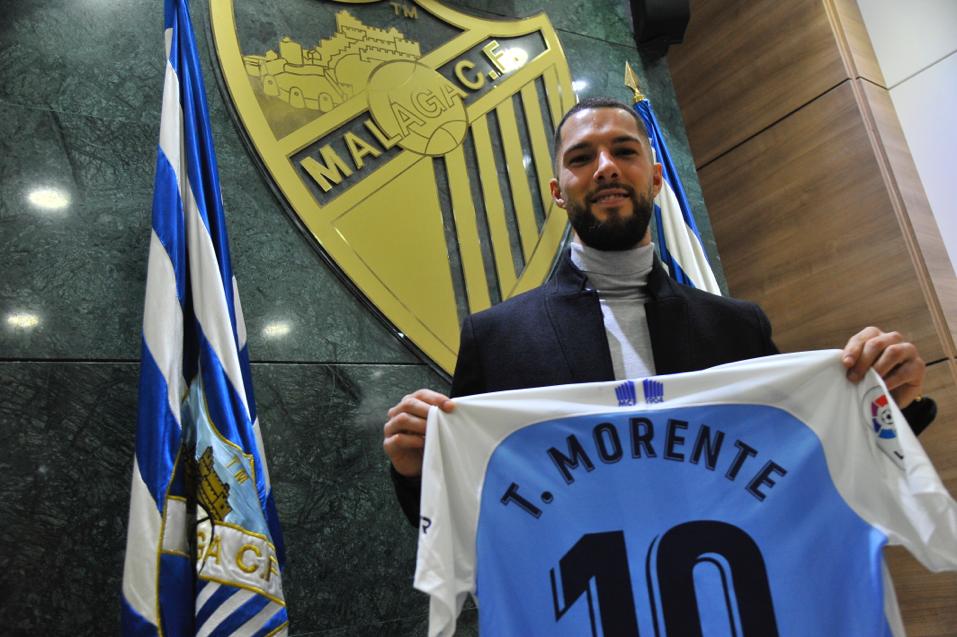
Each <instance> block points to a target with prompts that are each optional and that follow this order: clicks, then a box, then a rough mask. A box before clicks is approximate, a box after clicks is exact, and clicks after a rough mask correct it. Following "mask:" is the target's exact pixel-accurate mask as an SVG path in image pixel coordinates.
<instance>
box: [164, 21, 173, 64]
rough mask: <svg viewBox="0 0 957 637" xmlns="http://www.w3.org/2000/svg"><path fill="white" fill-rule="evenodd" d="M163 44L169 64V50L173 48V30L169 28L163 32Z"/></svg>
mask: <svg viewBox="0 0 957 637" xmlns="http://www.w3.org/2000/svg"><path fill="white" fill-rule="evenodd" d="M163 44H164V45H165V48H164V50H165V51H166V61H167V62H169V50H170V49H171V48H173V29H172V28H169V29H166V30H164V31H163Z"/></svg>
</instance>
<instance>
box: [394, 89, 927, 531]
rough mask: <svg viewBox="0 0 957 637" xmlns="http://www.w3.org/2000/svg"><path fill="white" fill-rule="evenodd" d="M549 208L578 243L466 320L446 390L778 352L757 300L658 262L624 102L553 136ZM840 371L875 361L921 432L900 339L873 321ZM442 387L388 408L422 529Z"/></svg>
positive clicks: (411, 513)
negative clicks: (431, 425) (544, 275)
mask: <svg viewBox="0 0 957 637" xmlns="http://www.w3.org/2000/svg"><path fill="white" fill-rule="evenodd" d="M554 147H555V174H556V177H555V178H554V179H552V181H551V192H552V197H553V199H554V201H555V204H556V205H558V206H559V207H561V208H563V209H564V210H565V211H566V212H567V213H568V218H569V221H570V223H571V225H572V228H573V229H574V231H575V238H574V241H573V242H572V243H571V245H570V246H569V249H568V250H567V251H566V252H565V253H564V254H563V255H562V257H561V259H560V261H559V263H558V266H557V267H556V270H555V272H554V274H553V276H552V277H551V279H550V280H549V281H547V282H546V283H545V284H544V285H542V286H541V287H539V288H536V289H534V290H531V291H529V292H527V293H525V294H522V295H519V296H516V297H513V298H511V299H509V300H507V301H503V302H502V303H500V304H498V305H496V306H494V307H492V308H490V309H488V310H485V311H484V312H480V313H478V314H475V315H472V316H470V317H468V318H467V319H465V321H464V323H463V325H462V334H461V344H460V347H459V357H458V363H457V365H456V368H455V374H454V377H453V380H452V391H451V395H452V396H453V397H455V396H467V395H471V394H478V393H484V392H490V391H501V390H508V389H522V388H528V387H542V386H546V385H561V384H567V383H585V382H593V381H609V380H616V379H618V380H621V379H626V378H641V377H645V376H651V375H655V374H670V373H677V372H689V371H696V370H700V369H705V368H707V367H711V366H714V365H720V364H723V363H730V362H735V361H740V360H745V359H748V358H755V357H758V356H767V355H770V354H777V353H778V350H777V347H775V345H774V343H773V342H772V340H771V325H770V323H769V321H768V319H767V317H766V316H765V314H764V312H763V311H762V310H761V308H759V307H758V306H757V305H755V304H753V303H749V302H746V301H739V300H736V299H730V298H725V297H721V296H716V295H713V294H709V293H707V292H703V291H700V290H696V289H694V288H690V287H687V286H684V285H681V284H679V283H677V282H676V281H674V280H673V279H672V278H671V277H670V276H669V275H668V273H667V272H666V271H665V270H664V268H663V267H662V265H661V262H660V261H659V260H658V258H657V256H656V255H655V252H654V245H653V244H652V243H651V233H650V230H649V222H650V220H651V214H652V210H653V206H654V198H655V196H656V195H657V194H658V191H659V190H661V185H662V177H661V165H660V164H657V163H655V162H654V158H653V155H652V152H651V148H650V144H649V141H648V134H647V131H646V130H645V128H644V125H643V124H642V122H641V119H640V118H639V117H638V115H637V114H636V113H635V112H634V111H633V110H632V109H631V108H629V107H628V106H627V105H625V104H622V103H621V102H617V101H615V100H609V99H604V98H593V99H587V100H584V101H582V102H580V103H579V104H577V105H576V106H574V107H573V108H572V109H570V110H569V111H568V113H566V114H565V116H564V117H563V119H562V121H561V122H560V123H559V125H558V128H557V129H556V132H555V144H554ZM843 361H844V365H845V367H846V368H847V370H848V371H847V376H848V378H849V379H850V380H851V381H854V382H857V381H859V380H860V379H861V378H862V377H863V374H864V372H866V370H867V369H868V368H870V367H873V368H874V369H875V371H877V373H879V374H880V375H881V376H882V377H883V378H884V381H885V383H886V384H887V387H888V389H890V390H891V393H892V394H893V396H894V398H895V400H896V401H897V403H898V404H899V405H900V406H901V407H904V408H905V409H904V414H905V415H906V416H907V418H908V421H909V422H910V424H911V427H912V428H913V429H914V430H915V432H919V431H920V430H922V429H923V428H924V427H926V426H927V425H928V424H929V423H930V421H931V420H932V419H933V417H934V414H935V411H936V410H935V408H934V404H933V401H931V400H929V399H925V400H917V401H915V399H916V398H917V397H918V396H919V395H920V392H921V386H922V384H923V380H924V362H923V361H922V360H921V358H920V356H919V355H918V352H917V349H916V347H915V346H914V345H913V344H911V343H908V342H905V341H904V339H903V338H902V337H901V336H900V335H899V334H897V333H896V332H889V333H885V332H883V331H881V330H879V329H877V328H875V327H868V328H865V329H864V330H862V331H861V332H859V333H858V334H856V335H854V336H852V337H851V338H850V339H849V340H848V342H847V344H846V345H845V347H844V358H843ZM432 405H436V406H438V407H439V408H440V409H443V410H445V411H450V410H451V409H453V408H454V403H453V402H452V400H451V399H449V398H448V397H447V396H445V395H444V394H441V393H439V392H436V391H433V390H430V389H420V390H418V391H416V392H415V393H413V394H410V395H408V396H405V397H404V398H403V399H402V400H401V401H400V402H399V403H398V404H397V405H395V406H394V407H393V408H392V409H390V410H389V414H388V416H389V420H388V422H386V424H385V432H384V433H385V438H384V441H383V447H384V449H385V451H386V454H387V455H388V456H389V459H390V460H391V462H392V469H391V471H392V478H393V482H394V484H395V488H396V494H397V496H398V498H399V502H400V504H401V505H402V508H403V511H404V512H405V514H406V516H407V517H408V518H409V521H410V522H411V523H412V524H413V525H417V524H418V517H419V514H418V501H419V490H420V486H421V485H420V482H419V476H420V475H421V471H422V449H423V447H424V444H425V435H426V428H425V425H426V418H427V416H428V409H429V407H430V406H432Z"/></svg>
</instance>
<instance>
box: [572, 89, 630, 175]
mask: <svg viewBox="0 0 957 637" xmlns="http://www.w3.org/2000/svg"><path fill="white" fill-rule="evenodd" d="M594 108H620V109H621V110H623V111H625V112H626V113H628V114H629V115H631V116H632V118H633V119H634V120H635V125H636V126H637V127H638V132H639V133H641V134H642V140H644V141H647V140H648V129H647V128H645V123H644V122H643V121H641V117H639V116H638V113H637V112H635V109H633V108H632V107H630V106H628V105H627V104H625V103H624V102H619V101H618V100H614V99H612V98H610V97H586V98H585V99H583V100H582V101H580V102H578V103H577V104H575V105H574V106H572V107H571V108H570V109H568V112H567V113H565V115H564V116H563V117H562V121H560V122H558V126H557V127H556V128H555V139H554V140H553V141H554V144H555V163H556V165H557V164H558V163H559V162H558V149H559V146H560V145H561V141H562V127H563V126H565V121H566V120H567V119H568V118H569V117H571V116H572V115H574V114H575V113H577V112H579V111H584V110H591V109H594Z"/></svg>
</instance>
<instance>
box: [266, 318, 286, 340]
mask: <svg viewBox="0 0 957 637" xmlns="http://www.w3.org/2000/svg"><path fill="white" fill-rule="evenodd" d="M291 330H292V328H291V327H290V326H289V323H287V322H286V321H273V322H272V323H267V324H266V327H264V328H263V332H262V334H263V337H265V338H282V337H283V336H285V335H286V334H288V333H289V332H290V331H291Z"/></svg>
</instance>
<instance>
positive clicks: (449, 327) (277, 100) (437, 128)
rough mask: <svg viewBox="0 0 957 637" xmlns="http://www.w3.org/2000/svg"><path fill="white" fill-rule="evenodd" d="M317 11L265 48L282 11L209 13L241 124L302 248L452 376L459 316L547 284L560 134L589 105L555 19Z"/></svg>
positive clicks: (222, 5) (560, 223) (379, 5)
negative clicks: (572, 114)
mask: <svg viewBox="0 0 957 637" xmlns="http://www.w3.org/2000/svg"><path fill="white" fill-rule="evenodd" d="M235 4H238V3H235ZM309 4H310V5H313V6H314V9H313V11H314V13H313V14H312V15H310V16H308V19H304V20H301V21H300V22H299V23H296V24H292V23H289V24H287V26H288V27H289V28H290V29H291V32H290V33H289V34H288V35H286V36H283V37H281V38H277V39H275V40H269V39H268V38H266V36H265V35H263V34H262V33H261V31H262V29H261V25H262V24H270V23H271V21H272V16H273V15H274V14H276V13H277V10H276V9H275V8H274V7H273V6H272V4H270V3H266V4H260V5H257V6H255V7H246V8H245V9H241V10H238V11H234V7H233V5H234V0H212V1H211V2H210V13H211V18H212V20H211V23H212V27H213V28H212V31H213V37H214V40H215V45H216V52H217V59H218V60H219V63H220V66H221V69H222V73H223V78H224V80H225V84H226V86H227V87H228V89H229V95H230V97H231V98H232V101H233V104H234V105H235V113H236V115H237V118H238V119H239V122H240V123H241V125H242V127H243V129H244V131H245V133H246V135H247V137H248V140H249V142H250V146H251V147H252V148H253V149H254V150H255V152H256V154H257V155H258V157H259V159H260V160H261V161H262V164H263V166H264V168H265V170H266V172H267V173H268V175H269V176H270V177H271V179H272V181H273V183H274V185H275V187H276V188H275V189H276V191H277V192H278V193H281V195H282V199H283V201H284V203H285V204H287V209H288V210H289V212H290V213H291V214H293V215H294V217H295V220H296V222H297V223H298V224H300V226H301V227H302V228H303V230H304V231H305V234H306V236H307V237H308V238H309V239H310V240H312V241H313V242H314V243H315V245H316V247H318V248H319V249H320V250H321V251H322V253H323V254H324V255H325V256H326V257H328V261H329V263H330V264H331V265H334V266H335V267H336V269H337V270H338V271H339V272H340V273H341V274H342V276H343V278H344V279H347V280H348V281H349V282H350V283H351V286H352V288H353V290H354V291H355V292H356V293H357V294H359V295H360V296H361V297H363V298H364V299H365V300H367V301H369V302H370V304H371V305H372V306H373V307H374V308H375V310H376V312H377V313H378V314H379V315H380V316H381V317H383V318H384V319H385V320H387V321H388V323H389V324H390V325H391V327H392V328H393V330H394V332H395V333H396V334H397V335H398V336H400V337H401V338H402V339H403V341H404V342H406V343H408V344H410V346H412V347H413V349H415V350H417V351H418V352H419V353H421V354H423V355H424V356H425V357H426V358H428V359H429V360H430V361H431V362H432V363H433V364H435V365H436V366H437V367H439V368H441V369H443V370H445V371H446V372H449V373H451V371H452V370H453V368H454V366H455V360H456V357H457V355H458V341H459V325H460V324H461V320H462V318H464V316H465V315H466V314H468V313H472V312H477V311H480V310H483V309H485V308H487V307H489V306H491V305H494V304H495V303H498V302H500V301H502V300H505V299H508V298H510V297H512V296H514V295H516V294H519V293H521V292H523V291H526V290H529V289H531V288H534V287H536V286H538V285H540V284H541V283H542V282H543V281H544V280H545V278H546V277H547V275H548V273H549V271H550V269H551V266H552V264H553V262H554V260H555V257H556V255H557V254H558V251H559V247H560V245H561V241H562V239H563V237H564V233H565V228H566V226H567V218H566V215H565V213H564V211H563V210H561V209H560V208H557V206H555V204H554V202H553V201H552V197H551V193H550V190H549V180H550V179H551V177H552V175H553V172H554V169H553V167H552V160H551V155H552V149H551V144H552V142H551V136H552V132H553V130H554V127H555V125H556V124H557V122H558V121H559V119H560V118H561V116H562V113H564V112H565V111H566V110H567V109H568V108H570V107H571V106H572V105H573V104H574V103H575V101H576V98H575V93H574V91H573V90H572V87H571V73H570V72H569V69H568V64H567V62H566V60H565V56H564V54H563V53H562V48H561V44H560V42H559V40H558V36H557V34H556V32H555V30H554V28H553V27H552V25H551V23H550V22H549V20H548V18H547V17H546V15H545V14H544V13H539V14H537V15H535V16H531V17H528V18H523V19H521V20H501V19H495V20H489V19H483V18H479V17H475V16H472V15H469V14H467V13H462V12H459V11H457V10H455V9H453V8H450V7H446V6H444V5H442V4H440V3H439V2H437V1H436V0H401V1H399V2H374V1H370V0H340V1H339V2H331V1H326V2H312V3H309ZM281 22H282V23H284V24H285V23H286V21H285V20H282V21H281Z"/></svg>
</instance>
